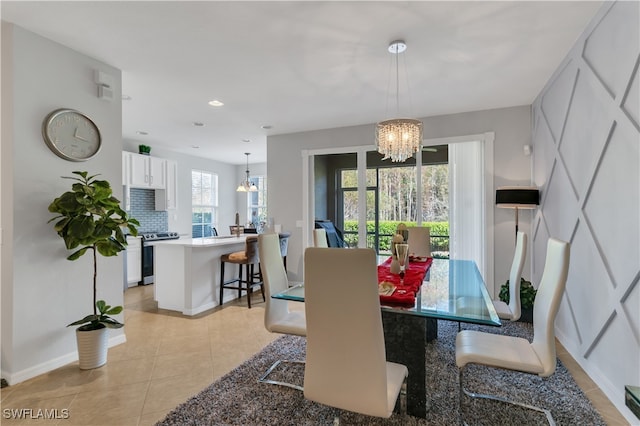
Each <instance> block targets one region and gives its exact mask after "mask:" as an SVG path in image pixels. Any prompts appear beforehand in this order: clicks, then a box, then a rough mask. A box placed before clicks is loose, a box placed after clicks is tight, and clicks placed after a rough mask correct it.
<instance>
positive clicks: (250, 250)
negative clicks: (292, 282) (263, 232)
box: [220, 236, 266, 309]
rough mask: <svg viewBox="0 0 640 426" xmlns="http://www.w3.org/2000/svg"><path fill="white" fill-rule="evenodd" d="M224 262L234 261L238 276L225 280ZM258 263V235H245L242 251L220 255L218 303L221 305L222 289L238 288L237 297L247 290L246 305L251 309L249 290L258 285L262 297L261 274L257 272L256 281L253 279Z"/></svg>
mask: <svg viewBox="0 0 640 426" xmlns="http://www.w3.org/2000/svg"><path fill="white" fill-rule="evenodd" d="M225 263H235V264H237V265H238V278H233V279H230V280H227V281H225V279H224V265H225ZM259 264H260V257H259V255H258V237H257V236H255V237H253V236H252V237H247V239H246V243H245V249H244V251H236V252H233V253H227V254H223V255H222V256H220V305H222V297H223V294H224V289H233V290H238V298H240V297H242V292H243V291H246V292H247V306H248V307H249V309H251V291H252V290H253V288H254V287H257V286H260V291H261V292H262V300H263V301H266V299H265V297H264V283H263V282H262V275H261V274H260V273H258V277H257V278H258V281H255V276H254V266H255V265H258V268H259V267H260V266H259ZM243 265H244V267H245V277H246V278H245V279H242V266H243Z"/></svg>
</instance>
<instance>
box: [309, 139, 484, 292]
mask: <svg viewBox="0 0 640 426" xmlns="http://www.w3.org/2000/svg"><path fill="white" fill-rule="evenodd" d="M304 154H305V156H304V163H303V169H304V170H305V173H306V176H305V179H306V180H305V188H306V189H307V191H308V194H307V195H306V197H303V198H304V199H306V200H307V201H306V202H307V203H308V204H307V205H306V206H305V212H306V213H305V221H304V223H305V226H306V227H308V229H307V232H305V235H304V237H303V241H304V242H305V243H306V244H307V245H311V241H312V239H311V229H312V228H313V223H314V220H315V219H325V220H331V221H332V222H333V223H334V224H335V225H336V226H337V228H338V229H339V230H340V231H342V232H343V236H344V240H345V242H346V243H347V245H348V246H349V247H370V248H374V249H375V250H376V251H377V252H378V253H380V254H389V247H390V245H391V244H390V242H391V237H392V235H393V232H394V231H395V229H396V227H397V225H398V223H400V222H402V223H405V224H407V225H408V226H411V225H418V226H429V227H431V244H432V252H433V254H434V256H436V257H444V258H446V257H449V256H451V257H455V258H460V259H461V258H466V259H472V260H474V261H475V262H476V263H477V265H478V268H479V269H480V272H481V274H482V275H483V277H484V279H485V282H487V283H489V285H488V287H489V291H493V284H492V283H493V257H492V254H493V232H492V231H491V229H492V228H493V203H492V200H493V196H492V191H493V134H492V133H486V134H481V135H470V136H465V137H455V138H442V139H438V140H431V141H426V143H425V147H424V148H423V150H422V151H421V152H418V153H417V154H416V155H415V157H413V158H410V159H408V160H407V161H406V162H404V163H392V162H391V161H390V160H382V156H381V155H380V154H379V153H378V152H377V151H376V150H375V147H373V146H372V147H354V148H351V149H350V148H339V149H336V150H335V151H334V150H331V149H325V150H317V151H308V152H305V153H304ZM417 165H420V167H417ZM492 294H493V293H492Z"/></svg>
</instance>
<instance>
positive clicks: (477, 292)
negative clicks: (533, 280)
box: [271, 258, 501, 418]
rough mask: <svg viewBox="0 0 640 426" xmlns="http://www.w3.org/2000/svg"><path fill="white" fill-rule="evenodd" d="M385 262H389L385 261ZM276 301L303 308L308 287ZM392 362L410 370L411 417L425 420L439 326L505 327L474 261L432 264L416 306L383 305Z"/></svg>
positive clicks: (285, 293)
mask: <svg viewBox="0 0 640 426" xmlns="http://www.w3.org/2000/svg"><path fill="white" fill-rule="evenodd" d="M380 260H384V259H382V258H381V259H380ZM271 297H273V298H276V299H283V300H289V301H297V302H304V284H297V285H294V286H293V287H290V288H289V289H287V290H285V291H283V292H281V293H277V294H273V295H272V296H271ZM380 308H381V311H382V325H383V328H384V338H385V348H386V356H387V361H392V362H397V363H400V364H404V365H406V366H407V369H408V370H409V377H408V379H407V413H408V414H410V415H412V416H416V417H422V418H424V417H426V413H427V409H428V401H427V394H426V389H427V382H430V381H432V380H437V378H436V377H429V372H428V371H427V368H426V344H427V342H429V341H431V340H433V339H436V338H437V336H438V320H447V321H455V322H458V323H463V322H464V323H473V324H482V325H488V326H500V325H501V323H500V319H499V318H498V315H497V313H496V311H495V308H494V307H493V303H492V301H491V297H490V296H489V293H488V291H487V288H486V286H485V283H484V280H483V278H482V275H480V271H479V270H478V267H477V266H476V264H475V262H473V261H471V260H453V259H452V260H448V259H433V263H432V264H431V267H430V269H429V271H428V273H427V274H426V276H425V280H424V281H423V283H422V286H421V287H420V290H419V291H418V293H417V294H416V300H415V304H414V306H412V307H411V306H393V305H389V304H387V305H385V304H381V306H380Z"/></svg>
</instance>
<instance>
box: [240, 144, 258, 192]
mask: <svg viewBox="0 0 640 426" xmlns="http://www.w3.org/2000/svg"><path fill="white" fill-rule="evenodd" d="M244 155H246V156H247V171H246V173H247V177H246V179H245V180H244V181H242V182H240V185H238V188H237V189H236V191H238V192H257V191H258V187H257V186H255V185H254V184H253V182H251V181H250V180H249V155H251V154H250V153H248V152H245V153H244Z"/></svg>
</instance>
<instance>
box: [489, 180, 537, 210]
mask: <svg viewBox="0 0 640 426" xmlns="http://www.w3.org/2000/svg"><path fill="white" fill-rule="evenodd" d="M538 204H540V191H539V190H538V188H533V187H525V186H523V187H514V186H511V187H503V188H498V189H497V190H496V205H497V206H498V207H505V208H516V207H517V208H520V209H533V208H535V206H537V205H538Z"/></svg>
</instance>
